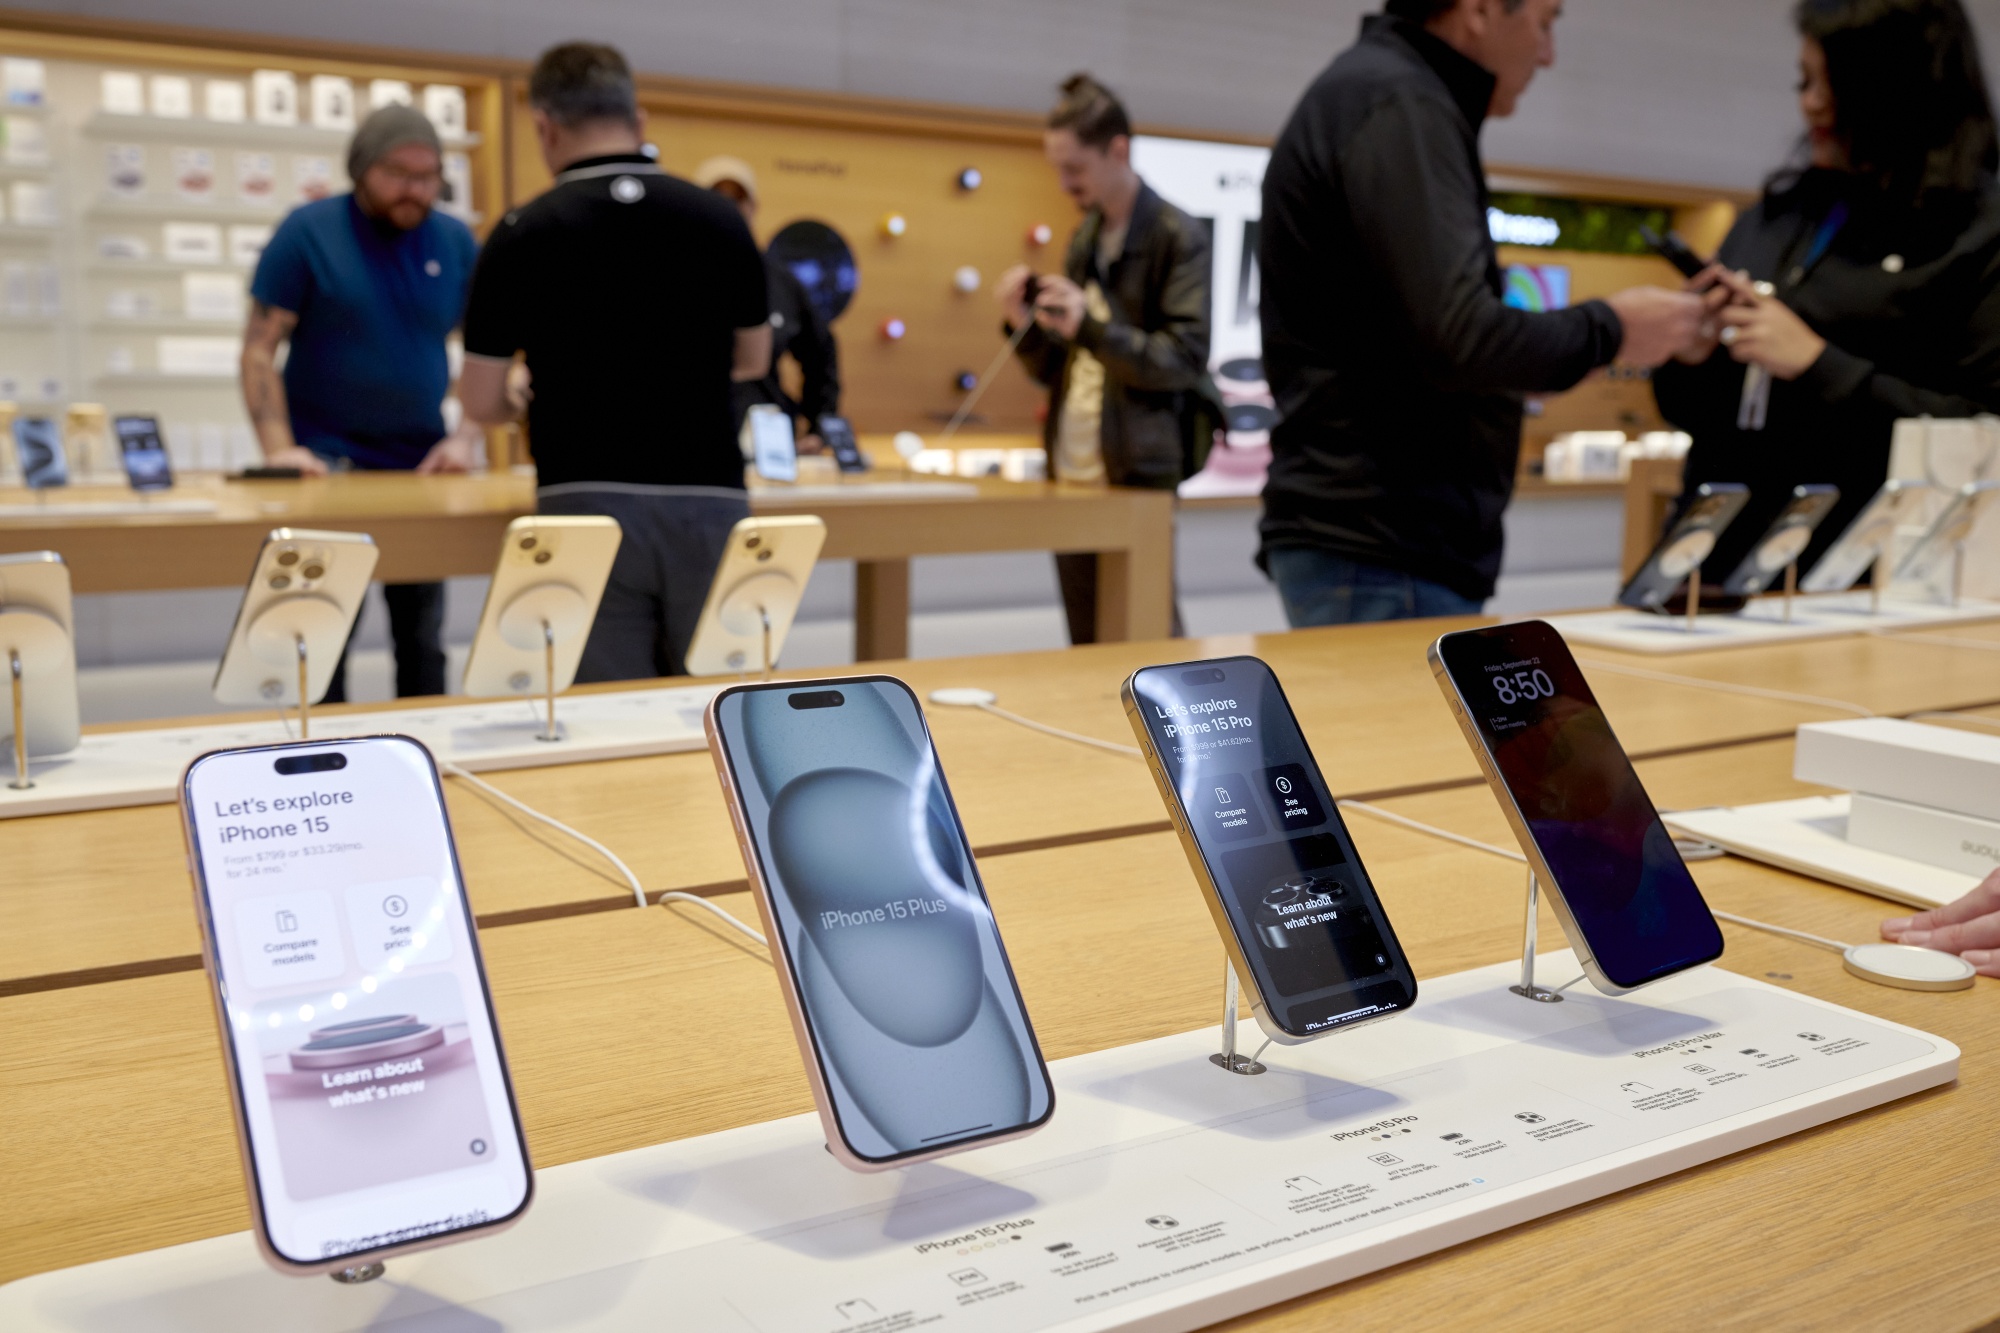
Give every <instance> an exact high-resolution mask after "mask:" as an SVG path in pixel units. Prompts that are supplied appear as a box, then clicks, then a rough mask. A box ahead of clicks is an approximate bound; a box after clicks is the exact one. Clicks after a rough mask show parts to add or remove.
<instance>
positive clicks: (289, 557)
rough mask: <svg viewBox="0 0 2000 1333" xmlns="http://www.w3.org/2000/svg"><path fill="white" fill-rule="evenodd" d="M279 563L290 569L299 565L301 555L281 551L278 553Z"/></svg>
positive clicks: (294, 552)
mask: <svg viewBox="0 0 2000 1333" xmlns="http://www.w3.org/2000/svg"><path fill="white" fill-rule="evenodd" d="M278 563H279V564H281V565H283V566H284V567H285V568H287V569H290V568H291V567H292V566H293V565H296V564H297V563H299V553H298V552H297V551H280V552H278Z"/></svg>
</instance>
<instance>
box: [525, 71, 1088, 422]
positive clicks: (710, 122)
mask: <svg viewBox="0 0 2000 1333" xmlns="http://www.w3.org/2000/svg"><path fill="white" fill-rule="evenodd" d="M642 100H643V101H644V102H645V103H646V109H647V114H648V123H647V135H648V138H650V139H651V140H652V141H653V142H654V143H656V144H657V145H658V146H659V149H660V163H661V165H662V166H663V167H665V168H666V169H667V170H668V171H671V172H673V173H675V174H676V175H681V176H686V175H691V174H692V173H693V171H694V169H695V167H696V166H697V165H698V164H700V163H701V162H702V161H703V160H704V159H706V158H708V157H711V156H713V155H715V154H718V153H728V154H730V155H732V156H735V157H739V158H742V159H743V160H744V161H745V162H747V163H749V164H750V166H751V167H752V168H753V169H754V170H755V171H756V172H757V183H758V189H759V193H760V197H761V206H760V209H759V213H758V218H757V227H756V231H757V239H758V241H759V243H760V244H761V243H763V242H766V241H768V240H769V239H770V237H771V235H772V234H773V233H775V232H776V231H777V230H778V229H779V228H781V227H782V226H784V225H785V224H786V223H788V222H791V221H794V220H796V219H799V218H814V219H817V220H819V221H822V222H825V223H827V224H829V225H831V226H832V227H833V228H834V229H835V230H837V231H839V232H840V233H841V235H843V236H845V237H846V238H847V241H848V244H849V245H851V246H852V247H853V248H854V252H855V257H856V259H857V260H858V262H859V266H860V272H861V283H860V288H859V290H858V291H857V292H856V294H855V299H854V302H853V304H852V305H851V306H849V308H848V310H847V312H846V314H844V315H843V316H842V317H841V318H840V320H839V321H838V322H837V323H836V324H835V326H834V331H835V333H836V334H837V336H838V337H839V339H840V355H841V363H842V376H843V379H844V381H845V390H844V393H843V396H842V406H843V408H844V409H845V411H846V413H847V415H848V416H850V417H851V418H852V419H853V420H854V423H855V425H856V426H857V427H858V428H859V429H862V430H866V431H885V430H905V429H910V430H917V431H920V432H927V433H935V432H936V431H937V430H938V429H939V428H940V427H941V426H942V424H943V422H944V420H945V419H946V418H948V417H949V416H950V415H951V413H952V412H953V411H954V410H956V409H957V407H958V405H959V403H960V401H961V395H960V393H959V391H958V390H957V388H956V387H955V386H954V384H953V376H954V375H955V374H956V373H957V372H959V371H961V370H971V371H973V372H975V373H977V372H979V371H982V370H984V369H985V368H986V366H987V364H988V363H989V362H991V361H992V360H993V358H994V357H995V356H996V355H997V354H998V352H999V351H1000V348H1001V346H1002V342H1001V336H1000V312H999V308H998V306H997V305H996V304H995V303H994V301H993V298H992V295H991V292H992V287H993V284H994V283H995V281H996V280H997V279H998V278H999V276H1000V274H1001V272H1002V271H1003V270H1005V269H1006V268H1007V267H1009V266H1010V265H1013V264H1017V263H1027V264H1031V265H1033V266H1034V267H1035V268H1036V269H1037V270H1038V271H1041V272H1051V271H1054V270H1056V269H1058V268H1059V267H1060V266H1061V262H1062V253H1063V245H1064V242H1065V241H1066V240H1067V238H1068V235H1069V233H1070V231H1071V229H1072V228H1073V227H1074V226H1075V225H1076V220H1077V213H1076V209H1075V206H1074V205H1073V204H1071V203H1070V201H1069V199H1068V198H1067V197H1066V196H1064V195H1063V193H1062V192H1061V191H1060V190H1059V189H1058V188H1057V187H1056V182H1055V176H1054V173H1053V172H1051V171H1050V170H1049V168H1048V165H1047V164H1046V163H1045V162H1044V161H1043V159H1042V152H1041V143H1040V135H1039V133H1038V132H1036V131H1035V130H1034V128H1033V125H1032V122H1026V121H1022V122H1017V123H1016V124H1014V125H1011V126H1007V125H1001V126H995V125H992V124H990V123H989V122H985V121H981V122H977V123H974V124H970V125H961V124H959V123H958V122H957V120H956V119H953V118H947V117H945V116H943V115H941V116H940V117H938V118H937V119H936V120H935V121H929V122H926V121H911V122H910V123H908V124H885V125H884V127H883V128H880V129H876V128H865V127H862V126H861V125H859V124H853V123H848V124H843V123H840V120H839V119H838V118H836V117H834V116H827V117H826V118H825V120H824V121H822V122H821V123H810V122H809V119H808V117H807V116H803V115H793V114H791V113H790V111H789V110H788V109H786V108H783V107H782V106H780V107H776V108H759V107H756V106H754V105H746V106H743V107H740V108H732V107H730V106H728V105H726V104H724V105H720V106H718V107H715V108H709V107H693V108H691V107H689V106H688V105H687V104H686V103H685V101H684V100H678V99H669V98H667V97H663V96H661V97H655V96H645V97H642ZM829 122H830V123H829ZM514 126H515V129H514V135H513V152H512V162H511V168H512V176H513V188H514V198H515V199H516V201H525V200H527V199H530V198H532V197H533V196H534V195H536V194H538V193H539V192H540V191H542V190H543V189H546V188H547V186H548V182H549V173H548V171H547V168H546V167H545V166H544V165H543V163H542V161H541V158H540V152H539V150H538V149H537V147H536V145H535V140H534V133H533V128H532V125H531V124H530V122H529V119H528V114H527V110H526V107H525V104H524V103H521V102H518V101H517V103H516V108H515V119H514ZM968 166H970V167H977V168H978V169H979V171H980V173H981V174H982V176H983V178H984V180H983V184H982V185H981V186H980V188H979V189H977V190H974V191H971V192H966V191H961V190H960V189H958V187H957V185H956V178H957V176H958V173H959V172H960V171H961V170H962V169H963V168H965V167H968ZM892 212H893V213H899V214H901V215H902V216H903V217H904V218H906V219H907V220H908V223H909V227H908V231H907V232H906V233H905V234H904V235H903V236H901V237H899V238H895V239H890V238H887V237H884V236H883V235H882V234H881V231H880V226H879V224H880V221H881V219H882V217H883V216H884V215H885V214H888V213H892ZM1036 223H1046V224H1048V225H1049V226H1050V227H1052V228H1053V229H1054V231H1055V239H1054V240H1053V241H1052V242H1051V243H1050V244H1048V245H1047V246H1044V247H1041V248H1039V249H1038V248H1036V247H1034V246H1032V245H1030V244H1029V242H1028V239H1027V236H1028V231H1029V229H1030V228H1031V227H1033V226H1034V225H1035V224H1036ZM963 265H971V266H973V267H974V268H977V269H978V270H979V273H980V280H981V281H980V289H979V290H978V291H977V292H973V293H970V294H967V293H961V292H959V291H957V290H956V289H955V288H954V287H953V285H952V276H953V274H954V273H955V272H956V270H957V269H958V268H959V267H961V266H963ZM890 318H896V319H901V320H903V321H904V323H905V324H906V326H907V328H908V334H907V336H905V337H904V339H903V340H902V341H901V342H889V341H886V340H885V339H883V338H882V336H881V334H880V333H879V329H880V326H881V324H882V322H883V321H884V320H887V319H890ZM1045 398H1046V395H1045V394H1044V393H1043V392H1042V391H1041V390H1040V389H1039V388H1037V387H1036V386H1035V385H1034V384H1033V383H1032V382H1031V381H1030V380H1029V379H1028V377H1027V375H1026V374H1025V373H1023V372H1022V371H1021V370H1020V368H1019V367H1018V365H1013V364H1010V365H1009V366H1008V367H1006V368H1005V369H1004V370H1003V371H1002V373H1001V374H1000V375H999V376H998V377H997V378H996V380H995V383H994V385H993V387H992V388H991V389H990V390H988V392H987V393H986V395H985V397H983V398H982V399H981V400H980V403H979V406H978V410H977V417H976V418H975V422H974V423H973V424H972V426H971V427H969V428H973V429H976V428H978V427H979V426H981V425H983V426H985V427H986V428H989V429H997V430H1017V431H1018V430H1023V429H1032V428H1033V427H1034V424H1035V421H1036V413H1037V411H1038V410H1039V409H1040V408H1041V407H1042V405H1043V403H1044V401H1045Z"/></svg>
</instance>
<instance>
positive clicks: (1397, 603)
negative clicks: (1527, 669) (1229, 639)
mask: <svg viewBox="0 0 2000 1333" xmlns="http://www.w3.org/2000/svg"><path fill="white" fill-rule="evenodd" d="M1265 562H1266V563H1267V564H1268V565H1269V566H1270V570H1271V581H1272V582H1274V583H1276V584H1277V585H1278V596H1279V597H1281V598H1282V599H1284V603H1285V619H1286V620H1287V621H1288V622H1290V624H1291V627H1292V628H1293V629H1307V628H1309V627H1311V626H1314V625H1354V624H1360V623H1362V622H1365V621H1373V620H1414V619H1418V618H1421V617H1426V616H1472V615H1478V614H1479V612H1480V610H1481V609H1482V608H1483V607H1484V606H1485V603H1484V602H1483V601H1474V600H1473V599H1472V598H1470V597H1465V596H1461V595H1460V594H1458V593H1455V592H1453V591H1452V590H1451V589H1450V588H1447V587H1445V586H1444V585H1443V584H1441V583H1432V582H1431V581H1430V580H1429V579H1420V578H1418V577H1416V576H1415V575H1414V574H1405V573H1403V572H1402V571H1401V570H1396V569H1384V568H1383V567H1382V566H1380V565H1364V564H1362V563H1361V562H1359V561H1357V560H1350V559H1348V558H1347V557H1346V556H1344V555H1335V554H1334V553H1333V552H1331V551H1323V550H1320V549H1319V548H1318V547H1313V546H1278V547H1273V548H1272V549H1271V550H1270V551H1269V552H1267V553H1266V556H1265Z"/></svg>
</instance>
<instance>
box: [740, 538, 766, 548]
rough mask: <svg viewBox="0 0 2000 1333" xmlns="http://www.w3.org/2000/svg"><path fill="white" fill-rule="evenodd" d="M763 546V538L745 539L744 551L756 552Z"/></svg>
mask: <svg viewBox="0 0 2000 1333" xmlns="http://www.w3.org/2000/svg"><path fill="white" fill-rule="evenodd" d="M763 544H764V539H763V538H762V537H755V536H753V537H749V538H747V539H745V541H744V543H743V549H744V550H746V551H754V550H756V549H757V548H758V547H759V546H762V545H763Z"/></svg>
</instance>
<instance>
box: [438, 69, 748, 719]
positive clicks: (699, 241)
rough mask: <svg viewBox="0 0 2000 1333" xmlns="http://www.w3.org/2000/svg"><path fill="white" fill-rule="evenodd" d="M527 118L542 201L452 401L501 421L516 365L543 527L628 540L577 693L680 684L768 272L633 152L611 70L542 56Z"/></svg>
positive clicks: (486, 295)
mask: <svg viewBox="0 0 2000 1333" xmlns="http://www.w3.org/2000/svg"><path fill="white" fill-rule="evenodd" d="M528 101H529V104H530V106H531V107H532V108H533V112H534V121H535V134H536V137H537V139H538V140H539V142H540V145H541V150H542V158H543V160H544V161H546V162H547V163H548V165H549V170H550V171H551V172H553V173H554V174H555V184H554V186H552V187H551V188H550V189H549V191H548V192H547V193H546V194H543V195H541V196H540V197H538V198H536V199H534V200H533V201H531V202H530V203H528V204H526V205H524V206H522V207H521V208H518V209H515V210H514V211H513V212H510V213H509V214H507V216H506V217H505V218H503V219H502V220H501V222H500V225H499V226H497V227H495V228H494V229H493V234H492V236H490V237H489V238H488V239H487V242H486V248H485V249H484V250H483V251H482V252H481V253H480V256H479V266H478V268H477V269H476V270H475V271H474V273H473V278H472V294H471V296H470V298H469V300H468V303H467V307H466V313H465V335H464V336H465V369H464V371H463V373H462V374H461V376H460V380H459V399H460V401H461V402H462V403H464V405H465V408H466V411H468V412H469V413H471V414H472V415H473V416H474V417H475V418H477V419H478V420H481V421H487V422H497V421H505V420H511V419H512V418H513V417H514V416H516V415H517V414H518V410H519V405H518V403H517V402H516V401H515V397H516V395H512V394H510V392H509V389H508V375H509V371H510V370H511V368H512V366H513V362H514V356H515V354H516V353H525V354H526V358H527V372H528V377H529V386H530V387H529V389H528V392H527V394H526V395H524V396H526V397H527V398H528V404H527V415H528V442H529V447H530V449H531V450H532V451H533V453H534V458H535V468H536V471H537V473H538V475H539V480H540V485H541V503H540V508H541V511H542V512H543V513H545V514H607V515H609V516H611V517H612V518H615V519H617V520H618V523H619V525H620V526H621V527H622V528H623V529H624V531H625V540H624V543H623V544H622V545H621V546H620V547H619V550H618V559H617V562H616V563H615V564H614V565H613V566H612V571H611V580H610V583H609V584H608V585H607V586H606V588H605V590H604V601H603V603H602V604H601V605H600V606H599V608H598V612H597V622H596V624H594V625H593V626H592V627H591V631H590V638H589V641H588V642H587V643H586V644H585V646H584V651H583V661H582V664H581V665H580V666H579V667H578V669H577V679H578V680H583V681H596V680H634V679H639V678H642V677H647V676H673V675H680V674H682V672H683V671H684V670H685V656H686V653H687V647H688V640H689V639H690V638H691V637H692V636H693V634H694V627H695V622H696V620H697V619H698V618H699V617H700V615H701V604H702V600H703V598H704V597H706V595H707V593H708V585H709V581H710V580H711V579H713V578H714V577H715V568H716V565H717V564H719V563H720V561H721V559H722V552H723V548H724V546H725V544H726V543H727V540H728V537H729V530H730V528H731V527H733V526H734V525H735V523H736V522H737V520H739V519H741V518H743V517H745V516H746V515H748V513H749V512H750V509H749V504H748V502H747V499H746V497H745V494H744V490H743V458H742V454H741V452H740V451H739V449H738V447H737V444H736V433H735V430H734V429H733V422H734V409H733V407H732V404H731V396H730V394H731V384H732V381H736V380H756V379H761V378H762V377H763V375H764V373H765V371H766V370H767V369H769V367H770V362H771V326H770V324H769V322H768V320H769V317H770V308H769V306H768V304H767V303H766V297H765V287H764V261H763V258H762V256H760V255H759V254H758V252H757V243H756V242H755V241H753V240H752V239H751V237H750V229H749V228H748V227H746V226H745V225H744V223H743V218H742V217H741V215H740V214H738V213H737V211H736V209H735V208H734V207H732V206H731V205H730V203H729V201H728V200H727V199H724V198H722V197H720V196H719V195H716V194H713V193H711V192H709V191H707V190H703V189H700V188H698V187H696V186H694V185H692V184H690V183H688V182H687V181H683V180H678V179H676V178H675V177H672V176H669V175H667V174H666V173H665V172H663V171H661V170H660V169H659V167H658V166H657V165H655V164H654V162H653V160H652V159H651V158H650V157H648V156H646V155H645V154H644V153H643V152H642V151H641V148H642V138H641V130H642V124H643V117H642V113H641V112H640V111H639V108H638V103H637V101H636V100H635V98H634V96H633V90H632V73H631V70H630V69H629V68H628V67H627V65H626V64H625V59H624V57H623V56H621V55H619V54H618V52H617V51H615V50H613V49H612V48H610V47H608V46H596V45H592V44H589V43H583V42H572V43H568V44H565V45H562V46H557V47H552V48H551V49H550V50H548V51H546V52H544V53H543V54H542V58H541V59H540V60H539V61H537V62H536V64H535V70H534V73H533V74H532V75H531V76H530V77H529V80H528Z"/></svg>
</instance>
